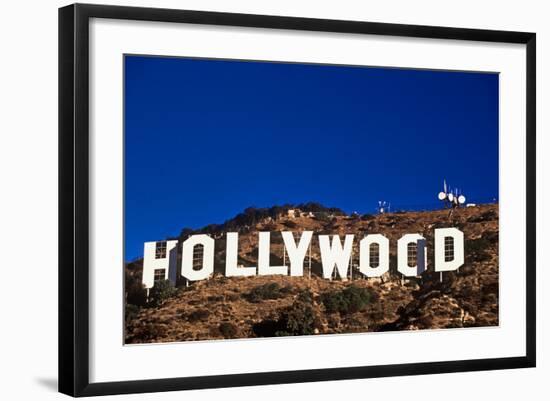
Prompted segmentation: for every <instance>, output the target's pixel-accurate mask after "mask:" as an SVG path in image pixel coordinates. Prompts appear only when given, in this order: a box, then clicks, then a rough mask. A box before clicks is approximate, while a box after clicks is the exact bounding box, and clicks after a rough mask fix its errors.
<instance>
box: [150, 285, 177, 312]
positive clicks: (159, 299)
mask: <svg viewBox="0 0 550 401" xmlns="http://www.w3.org/2000/svg"><path fill="white" fill-rule="evenodd" d="M176 292H177V291H176V288H175V287H174V286H173V285H172V283H171V282H170V280H160V281H157V282H156V283H155V285H154V286H153V288H151V290H150V291H149V304H148V305H149V306H159V305H160V304H162V303H163V302H164V301H166V300H167V299H169V298H171V297H173V296H174V295H175V294H176Z"/></svg>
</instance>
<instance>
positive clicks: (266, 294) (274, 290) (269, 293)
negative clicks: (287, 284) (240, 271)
mask: <svg viewBox="0 0 550 401" xmlns="http://www.w3.org/2000/svg"><path fill="white" fill-rule="evenodd" d="M287 292H288V289H287V288H282V287H281V286H280V285H279V284H277V283H267V284H263V285H260V286H258V287H254V288H253V289H252V290H251V291H250V292H249V293H248V294H246V295H245V298H246V299H247V300H248V301H249V302H261V301H263V300H264V299H277V298H281V297H283V296H284V295H285V293H287Z"/></svg>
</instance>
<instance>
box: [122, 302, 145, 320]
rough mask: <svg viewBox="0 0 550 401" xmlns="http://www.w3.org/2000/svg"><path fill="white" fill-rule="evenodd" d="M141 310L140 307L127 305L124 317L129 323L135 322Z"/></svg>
mask: <svg viewBox="0 0 550 401" xmlns="http://www.w3.org/2000/svg"><path fill="white" fill-rule="evenodd" d="M140 309H141V308H140V307H139V306H136V305H133V304H126V308H125V310H124V317H125V319H126V321H127V322H129V321H131V320H134V319H135V318H136V317H137V315H138V313H139V311H140Z"/></svg>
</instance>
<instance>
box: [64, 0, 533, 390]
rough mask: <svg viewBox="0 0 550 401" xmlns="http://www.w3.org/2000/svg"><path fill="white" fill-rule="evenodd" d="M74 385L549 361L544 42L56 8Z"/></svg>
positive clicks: (151, 384)
mask: <svg viewBox="0 0 550 401" xmlns="http://www.w3.org/2000/svg"><path fill="white" fill-rule="evenodd" d="M59 112H60V118H59V146H60V147H59V149H60V152H59V163H60V166H59V215H60V221H59V232H60V236H59V390H60V391H61V392H63V393H66V394H69V395H73V396H92V395H103V394H120V393H134V392H151V391H168V390H185V389H200V388H212V387H226V386H247V385H258V384H277V383H291V382H307V381H321V380H342V379H354V378H370V377H381V376H396V375H417V374H428V373H440V372H461V371H475V370H488V369H510V368H526V367H532V366H535V34H534V33H523V32H507V31H487V30H473V29H463V28H444V27H432V26H413V25H396V24H386V23H369V22H358V21H337V20H319V19H308V18H294V17H279V16H263V15H243V14H231V13H216V12H202V11H182V10H167V9H151V8H134V7H115V6H100V5H84V4H78V5H71V6H67V7H64V8H61V9H60V10H59Z"/></svg>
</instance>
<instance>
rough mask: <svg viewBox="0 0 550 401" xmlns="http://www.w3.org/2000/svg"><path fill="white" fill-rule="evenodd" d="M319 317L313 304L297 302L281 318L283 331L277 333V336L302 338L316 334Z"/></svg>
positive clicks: (280, 322)
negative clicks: (316, 322) (316, 323)
mask: <svg viewBox="0 0 550 401" xmlns="http://www.w3.org/2000/svg"><path fill="white" fill-rule="evenodd" d="M316 319H317V317H316V315H315V311H314V310H313V308H312V306H311V304H308V303H306V302H301V301H296V302H294V303H293V304H292V306H290V307H289V308H287V309H286V310H285V311H284V312H283V313H282V314H281V317H280V318H279V324H280V326H281V328H282V330H278V331H276V332H275V335H276V336H287V335H290V336H301V335H309V334H313V333H314V332H315V321H316Z"/></svg>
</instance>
